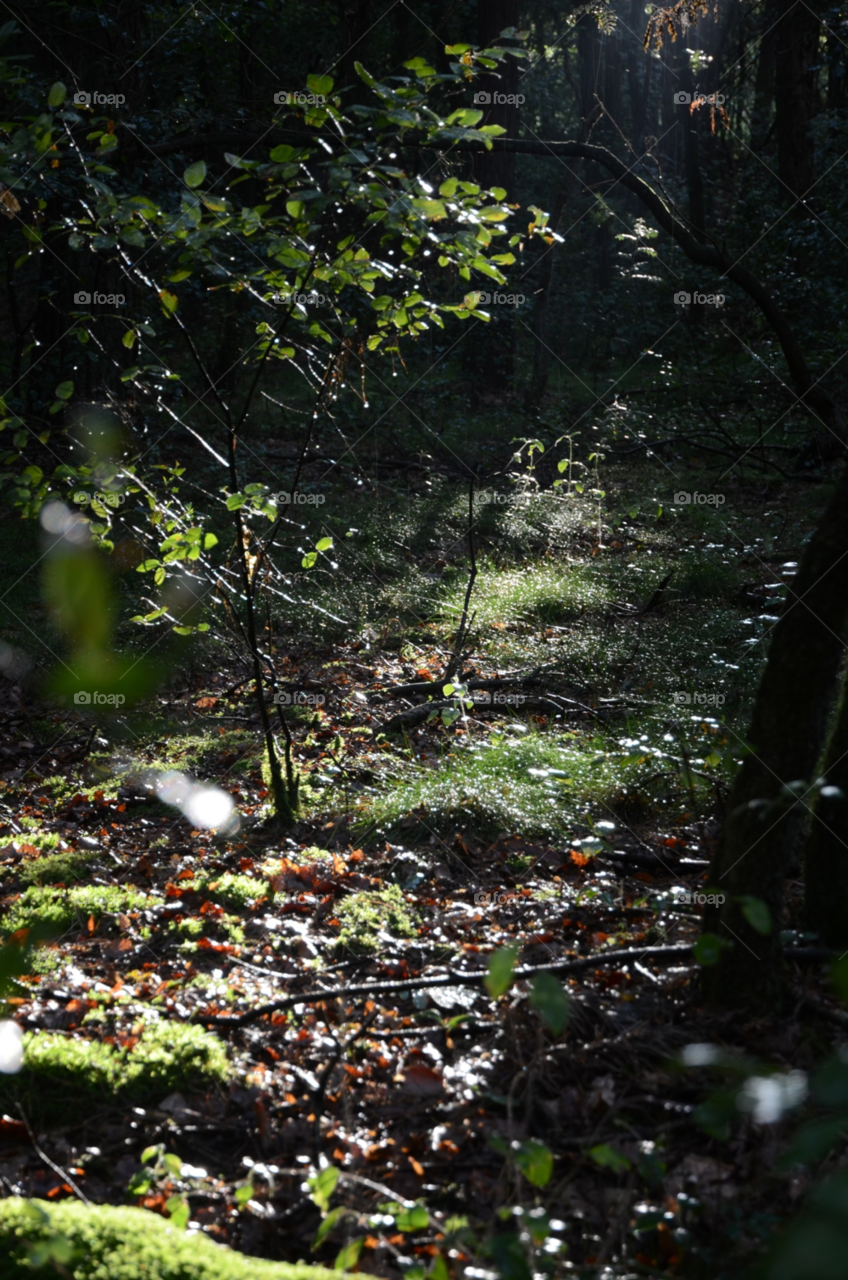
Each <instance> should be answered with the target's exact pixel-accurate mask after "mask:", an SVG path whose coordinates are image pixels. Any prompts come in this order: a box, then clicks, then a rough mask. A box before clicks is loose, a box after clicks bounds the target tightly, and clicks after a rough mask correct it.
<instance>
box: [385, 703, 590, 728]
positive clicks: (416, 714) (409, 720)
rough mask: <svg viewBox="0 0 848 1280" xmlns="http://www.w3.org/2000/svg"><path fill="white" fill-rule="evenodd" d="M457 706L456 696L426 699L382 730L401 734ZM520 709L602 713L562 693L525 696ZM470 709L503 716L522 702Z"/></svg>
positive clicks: (539, 713) (392, 720) (563, 712)
mask: <svg viewBox="0 0 848 1280" xmlns="http://www.w3.org/2000/svg"><path fill="white" fill-rule="evenodd" d="M456 705H457V701H456V699H455V698H442V699H440V700H439V701H438V702H422V703H421V704H420V706H417V707H410V708H409V710H408V711H399V712H398V713H397V715H396V716H392V718H391V720H387V721H386V723H385V724H384V725H383V728H382V729H381V733H400V732H402V731H403V730H404V729H414V728H415V726H416V725H419V724H423V723H424V721H425V720H427V719H428V718H429V717H430V715H437V714H438V713H439V712H441V711H442V710H444V709H445V708H446V707H455V706H456ZM520 709H521V710H522V711H531V712H534V713H535V714H537V715H546V716H550V715H555V716H561V715H566V714H567V713H568V712H584V713H585V714H588V715H590V716H593V717H595V718H597V716H598V712H597V711H596V710H595V709H594V708H593V707H587V706H584V705H583V703H582V702H575V701H574V700H573V699H572V698H560V697H559V696H558V695H553V696H551V697H549V698H532V697H526V696H522V699H521V703H520ZM470 710H471V711H473V712H474V714H475V715H479V714H480V712H481V711H495V712H497V713H498V714H499V715H503V714H504V712H506V711H518V710H519V704H517V703H512V702H475V703H474V704H473V706H472V707H471V708H470ZM612 710H613V708H612V707H608V708H606V711H607V713H609V712H611V711H612Z"/></svg>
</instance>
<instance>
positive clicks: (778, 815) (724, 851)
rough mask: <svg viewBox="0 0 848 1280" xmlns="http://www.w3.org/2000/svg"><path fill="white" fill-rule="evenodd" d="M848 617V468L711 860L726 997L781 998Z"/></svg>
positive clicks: (709, 926)
mask: <svg viewBox="0 0 848 1280" xmlns="http://www.w3.org/2000/svg"><path fill="white" fill-rule="evenodd" d="M846 623H848V468H846V469H845V470H844V471H843V473H842V476H841V478H840V480H839V484H838V486H837V489H836V492H835V494H834V496H833V498H832V499H831V502H830V504H829V506H828V507H827V510H826V511H825V513H824V515H823V517H822V519H821V521H820V523H819V526H818V528H817V529H816V531H815V533H814V534H813V537H812V538H811V540H810V542H809V543H808V545H807V549H806V551H805V552H804V556H803V558H802V560H801V564H800V567H799V570H798V574H797V577H796V578H795V581H794V582H793V584H792V586H791V588H790V592H789V598H788V600H787V603H786V608H785V610H784V612H783V614H782V616H781V618H780V621H779V622H778V623H777V625H776V626H775V628H774V633H773V638H772V642H771V648H770V651H769V657H768V662H767V664H766V669H765V672H764V674H763V678H762V680H761V682H760V687H759V689H758V690H757V697H756V700H755V703H754V712H753V716H752V719H751V728H750V731H749V734H748V745H749V747H750V753H749V754H748V755H747V756H746V758H745V761H744V763H743V765H742V767H741V769H740V770H739V773H738V774H737V776H736V779H735V781H734V784H733V788H732V790H731V795H730V800H729V803H728V807H727V817H726V821H725V829H724V833H723V837H722V841H721V845H720V847H719V849H718V851H717V853H716V855H715V857H714V859H713V865H712V867H711V868H710V889H711V890H712V889H714V890H715V891H717V892H718V893H721V894H724V895H725V902H724V903H723V904H722V905H721V906H717V907H711V908H709V909H708V911H707V914H706V916H705V919H704V927H705V929H706V930H707V931H708V932H714V933H717V934H718V935H719V937H720V938H721V939H722V940H723V941H725V942H727V943H729V944H731V945H730V946H729V947H728V948H727V949H724V950H722V952H721V955H720V957H719V961H718V963H717V964H716V965H715V966H713V967H711V968H707V969H706V970H705V971H704V985H705V989H706V992H707V994H708V996H709V997H710V998H711V999H712V1000H713V1001H715V1002H716V1003H718V1004H722V1005H725V1006H729V1007H745V1008H759V1009H772V1010H773V1009H774V1007H775V1003H776V1002H777V1001H778V1000H779V999H780V996H781V992H782V985H783V972H782V964H781V951H780V928H781V913H782V906H783V885H784V880H785V878H786V874H787V872H788V869H789V866H790V863H791V860H792V855H793V852H794V851H795V848H796V843H797V840H798V836H799V834H800V832H801V828H802V825H803V823H804V821H805V819H806V816H807V814H808V812H809V810H808V806H807V802H806V800H805V797H806V795H807V793H808V790H809V788H810V786H811V783H812V780H813V777H814V771H815V770H816V768H817V765H818V762H819V760H820V758H821V753H822V748H823V745H824V738H825V733H826V728H827V722H828V717H829V714H830V711H831V708H832V705H833V700H834V698H835V695H836V690H837V680H838V673H839V667H840V664H841V662H842V658H843V654H844V651H845V645H844V643H843V639H844V632H845V629H846ZM792 784H795V786H794V788H793V790H788V788H790V786H791V785H792ZM743 895H752V896H753V897H756V898H759V899H761V900H762V901H764V902H765V903H766V905H767V906H768V908H769V911H770V913H771V919H772V930H771V933H769V934H768V935H767V936H765V937H764V936H763V935H761V934H760V933H758V932H756V931H755V930H754V929H753V928H752V926H751V925H750V924H749V922H748V920H747V919H746V918H745V915H744V913H743V905H744V904H743V903H742V902H740V897H741V896H743Z"/></svg>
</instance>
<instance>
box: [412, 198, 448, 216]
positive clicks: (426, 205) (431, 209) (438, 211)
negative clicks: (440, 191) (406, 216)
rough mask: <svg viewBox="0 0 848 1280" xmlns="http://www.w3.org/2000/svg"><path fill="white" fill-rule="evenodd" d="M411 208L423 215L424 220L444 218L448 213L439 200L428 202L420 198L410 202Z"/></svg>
mask: <svg viewBox="0 0 848 1280" xmlns="http://www.w3.org/2000/svg"><path fill="white" fill-rule="evenodd" d="M412 207H413V209H417V210H418V212H419V213H423V214H424V216H425V217H426V218H446V217H447V216H448V211H447V209H446V208H445V206H444V205H443V204H442V202H441V200H428V199H425V198H424V197H423V196H422V197H421V198H419V199H416V200H413V201H412Z"/></svg>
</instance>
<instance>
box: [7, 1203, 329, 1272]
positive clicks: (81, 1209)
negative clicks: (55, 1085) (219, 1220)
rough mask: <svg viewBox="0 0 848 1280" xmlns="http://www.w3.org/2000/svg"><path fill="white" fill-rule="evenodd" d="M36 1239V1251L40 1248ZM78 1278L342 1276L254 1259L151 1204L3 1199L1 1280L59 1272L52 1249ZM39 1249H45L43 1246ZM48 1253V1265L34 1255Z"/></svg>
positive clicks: (321, 1269)
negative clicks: (186, 1228) (178, 1224)
mask: <svg viewBox="0 0 848 1280" xmlns="http://www.w3.org/2000/svg"><path fill="white" fill-rule="evenodd" d="M63 1237H64V1239H63ZM33 1246H35V1250H33ZM68 1246H70V1250H71V1251H72V1252H71V1253H70V1256H69V1257H68V1260H67V1262H64V1263H61V1264H60V1265H62V1266H63V1267H65V1268H67V1269H66V1270H65V1271H63V1272H62V1274H65V1275H68V1274H70V1275H71V1276H73V1280H339V1276H340V1273H339V1272H338V1271H327V1270H325V1269H324V1268H323V1267H311V1266H308V1265H307V1264H306V1263H295V1264H293V1265H292V1264H290V1263H286V1262H266V1261H263V1260H261V1259H259V1258H246V1257H245V1256H244V1255H243V1254H241V1253H234V1252H233V1251H232V1250H231V1249H225V1248H224V1247H223V1246H222V1245H218V1244H214V1243H213V1242H212V1241H211V1240H209V1239H208V1238H207V1237H206V1236H202V1235H199V1234H196V1233H192V1234H186V1233H185V1232H182V1231H177V1230H176V1229H175V1228H174V1227H172V1226H170V1225H169V1224H168V1223H167V1222H166V1221H165V1219H164V1218H160V1217H158V1216H157V1215H156V1214H153V1213H148V1212H147V1211H146V1210H144V1209H130V1208H120V1207H115V1206H113V1205H97V1206H95V1207H93V1208H90V1209H89V1208H87V1207H86V1206H85V1205H83V1204H80V1203H78V1202H77V1201H75V1200H68V1201H65V1202H64V1203H62V1204H55V1205H54V1204H46V1203H45V1202H44V1201H39V1200H22V1199H19V1198H17V1197H15V1198H11V1199H8V1200H2V1201H0V1280H24V1277H28V1278H29V1280H33V1277H35V1276H47V1275H53V1276H55V1275H57V1274H58V1272H57V1270H56V1269H55V1266H54V1264H53V1262H52V1261H50V1259H49V1254H50V1252H51V1251H52V1252H53V1255H54V1256H55V1257H56V1258H57V1261H58V1260H59V1259H60V1258H61V1257H63V1256H67V1251H68ZM36 1251H37V1252H36ZM30 1258H32V1260H33V1261H38V1260H39V1259H43V1263H42V1265H41V1266H38V1267H36V1268H33V1266H32V1262H31V1261H30Z"/></svg>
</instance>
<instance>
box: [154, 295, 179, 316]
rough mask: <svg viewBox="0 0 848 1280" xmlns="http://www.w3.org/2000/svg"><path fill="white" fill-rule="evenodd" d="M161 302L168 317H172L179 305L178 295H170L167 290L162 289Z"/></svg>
mask: <svg viewBox="0 0 848 1280" xmlns="http://www.w3.org/2000/svg"><path fill="white" fill-rule="evenodd" d="M159 300H160V302H161V303H162V306H163V307H164V309H165V313H166V315H169V316H172V315H173V314H174V312H175V311H176V309H177V307H178V305H179V299H178V298H177V295H176V294H175V293H169V292H168V290H167V289H160V290H159Z"/></svg>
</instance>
